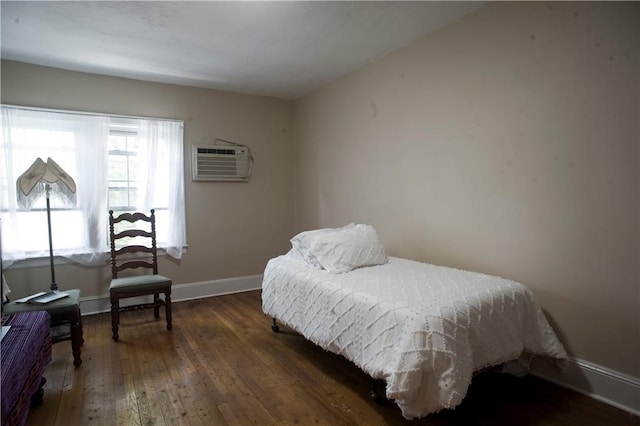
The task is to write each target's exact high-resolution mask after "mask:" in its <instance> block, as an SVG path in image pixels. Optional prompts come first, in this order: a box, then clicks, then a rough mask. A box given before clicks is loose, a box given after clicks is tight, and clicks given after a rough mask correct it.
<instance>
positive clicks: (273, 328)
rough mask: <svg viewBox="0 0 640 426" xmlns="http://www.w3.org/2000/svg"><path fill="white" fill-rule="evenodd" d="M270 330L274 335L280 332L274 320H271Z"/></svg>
mask: <svg viewBox="0 0 640 426" xmlns="http://www.w3.org/2000/svg"><path fill="white" fill-rule="evenodd" d="M271 330H273V332H274V333H278V332H279V331H280V327H278V324H276V319H275V318H274V319H273V325H272V326H271Z"/></svg>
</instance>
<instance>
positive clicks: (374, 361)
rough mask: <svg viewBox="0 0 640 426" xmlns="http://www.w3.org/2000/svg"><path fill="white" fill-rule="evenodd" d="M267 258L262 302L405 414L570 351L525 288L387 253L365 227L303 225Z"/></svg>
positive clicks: (438, 405)
mask: <svg viewBox="0 0 640 426" xmlns="http://www.w3.org/2000/svg"><path fill="white" fill-rule="evenodd" d="M291 242H292V249H291V251H289V252H288V253H287V254H286V255H282V256H278V257H276V258H273V259H271V260H269V262H268V263H267V266H266V268H265V272H264V277H263V283H262V308H263V311H264V313H265V314H267V315H269V316H270V317H272V318H273V321H274V322H273V324H274V331H276V330H277V325H276V320H277V321H279V322H281V323H283V324H285V325H286V326H288V327H290V328H292V329H294V330H295V331H297V332H298V333H300V334H302V335H303V336H304V337H306V338H307V339H309V340H310V341H312V342H314V343H315V344H317V345H319V346H320V347H322V348H324V349H326V350H328V351H331V352H333V353H336V354H339V355H342V356H344V357H345V358H347V359H348V360H350V361H351V362H353V363H354V364H356V365H357V366H358V367H360V368H361V369H362V370H363V371H364V372H366V373H367V374H369V375H370V376H371V377H372V378H374V379H378V380H383V381H384V382H385V383H386V391H385V392H386V397H387V398H388V399H390V400H393V401H395V403H396V404H397V405H398V406H399V407H400V409H401V410H402V414H403V416H404V417H405V418H407V419H413V418H416V417H423V416H426V415H428V414H430V413H434V412H437V411H439V410H441V409H444V408H454V407H456V406H457V405H458V404H460V402H461V401H462V400H463V398H464V396H465V394H466V391H467V388H468V386H469V384H470V382H471V379H472V376H473V374H474V372H477V371H480V370H482V369H485V368H488V367H492V366H497V365H502V364H504V363H506V362H508V361H513V360H519V361H520V363H521V364H522V365H526V362H528V361H529V360H530V358H531V357H532V356H545V357H550V358H553V359H556V360H565V359H566V357H567V354H566V352H565V350H564V348H563V346H562V344H561V343H560V342H559V340H558V338H557V337H556V335H555V333H554V331H553V330H552V328H551V327H550V325H549V323H548V322H547V320H546V318H545V316H544V314H543V312H542V309H541V307H540V306H539V305H538V304H537V303H536V301H535V300H534V297H533V295H532V293H531V291H530V290H528V289H527V288H526V287H525V286H524V285H522V284H520V283H517V282H514V281H511V280H507V279H503V278H499V277H495V276H491V275H486V274H482V273H477V272H470V271H463V270H458V269H454V268H448V267H443V266H437V265H431V264H427V263H422V262H417V261H412V260H408V259H402V258H397V257H388V256H387V255H386V254H385V252H384V248H383V247H382V245H381V243H380V240H379V238H378V237H377V234H376V232H375V230H374V229H373V228H372V227H371V226H369V225H361V224H360V225H354V224H350V225H348V226H347V227H343V228H325V229H320V230H313V231H305V232H304V233H301V234H298V235H297V236H296V237H294V238H293V239H292V240H291Z"/></svg>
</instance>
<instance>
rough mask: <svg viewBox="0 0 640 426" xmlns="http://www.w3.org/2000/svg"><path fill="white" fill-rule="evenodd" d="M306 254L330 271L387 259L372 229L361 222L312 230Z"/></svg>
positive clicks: (345, 269)
mask: <svg viewBox="0 0 640 426" xmlns="http://www.w3.org/2000/svg"><path fill="white" fill-rule="evenodd" d="M308 256H309V257H311V258H313V259H314V260H315V261H316V262H317V263H318V264H320V265H321V266H322V268H323V269H325V270H327V271H328V272H333V273H342V272H349V271H351V270H353V269H355V268H360V267H363V266H372V265H382V264H384V263H387V261H388V260H389V259H388V257H387V254H386V253H385V251H384V247H383V246H382V243H381V242H380V238H378V234H377V233H376V230H375V229H373V227H372V226H371V225H363V224H358V225H355V226H353V227H350V228H347V229H341V230H339V231H334V232H323V233H318V234H314V235H313V236H312V239H311V241H310V243H309V246H308Z"/></svg>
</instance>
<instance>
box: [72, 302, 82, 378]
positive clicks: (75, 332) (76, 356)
mask: <svg viewBox="0 0 640 426" xmlns="http://www.w3.org/2000/svg"><path fill="white" fill-rule="evenodd" d="M83 342H84V338H83V337H82V316H81V314H80V309H78V310H77V311H75V312H74V313H73V317H72V318H71V353H72V354H73V365H75V366H76V367H78V366H79V365H80V364H82V358H80V352H81V349H80V347H81V346H82V343H83Z"/></svg>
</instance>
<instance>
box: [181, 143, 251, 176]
mask: <svg viewBox="0 0 640 426" xmlns="http://www.w3.org/2000/svg"><path fill="white" fill-rule="evenodd" d="M191 153H192V157H191V171H192V177H193V180H194V181H235V182H246V181H248V180H249V176H250V175H251V165H252V164H251V163H252V158H251V152H250V151H249V148H248V147H246V146H242V145H192V146H191Z"/></svg>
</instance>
